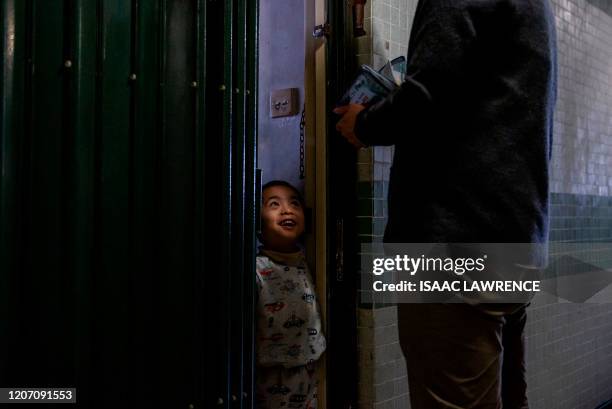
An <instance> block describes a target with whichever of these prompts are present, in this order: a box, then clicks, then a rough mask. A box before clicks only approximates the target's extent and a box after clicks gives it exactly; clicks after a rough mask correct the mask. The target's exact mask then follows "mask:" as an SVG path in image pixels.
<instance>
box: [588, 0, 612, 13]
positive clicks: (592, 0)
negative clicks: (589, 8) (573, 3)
mask: <svg viewBox="0 0 612 409" xmlns="http://www.w3.org/2000/svg"><path fill="white" fill-rule="evenodd" d="M586 2H587V3H589V4H592V5H593V6H595V7H597V8H598V9H600V10H601V11H603V12H604V13H606V14H607V15H609V16H611V17H612V3H611V2H610V1H609V0H586Z"/></svg>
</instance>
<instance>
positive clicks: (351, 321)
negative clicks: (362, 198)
mask: <svg viewBox="0 0 612 409" xmlns="http://www.w3.org/2000/svg"><path fill="white" fill-rule="evenodd" d="M306 3H307V4H308V3H312V5H311V6H310V7H309V6H308V5H307V6H306V7H307V10H306V25H305V26H306V67H305V68H306V70H305V89H306V112H307V113H310V112H312V113H314V115H307V117H306V130H307V138H306V140H307V144H306V146H307V148H306V151H307V158H310V163H309V166H307V172H308V173H307V179H306V180H307V183H306V197H307V206H308V207H309V208H311V209H313V233H314V234H312V235H311V238H310V240H309V241H308V242H307V254H309V255H310V258H309V263H310V265H314V266H315V267H316V270H315V271H316V287H317V293H318V294H319V295H320V297H319V300H320V305H321V310H322V318H323V324H324V328H325V331H326V332H325V334H326V338H327V340H328V346H327V352H326V354H325V359H324V360H322V361H321V364H320V365H319V368H320V369H319V371H320V372H319V374H320V378H319V379H320V385H319V402H320V407H322V408H334V409H349V408H356V407H357V384H358V359H357V357H358V355H357V342H356V340H357V288H358V281H357V277H358V275H357V274H356V272H357V270H358V268H359V267H358V264H359V260H358V259H357V254H358V242H357V230H356V205H357V192H356V186H357V172H356V170H357V168H356V163H357V154H356V151H354V150H353V149H352V148H351V147H349V146H348V145H347V144H346V142H345V141H344V140H343V139H342V138H341V137H340V136H339V135H338V134H337V132H336V130H335V123H336V120H337V118H336V117H335V115H334V114H332V112H331V110H332V108H333V107H334V106H335V103H336V101H337V100H338V99H339V98H340V96H341V94H343V93H344V90H345V89H346V87H347V86H348V85H349V83H350V81H351V80H352V79H353V78H352V74H351V73H353V72H355V63H354V58H353V57H354V55H355V53H354V47H353V44H352V40H353V38H352V32H353V31H352V16H351V7H350V6H349V4H348V3H347V2H343V1H340V2H338V1H329V0H315V1H314V2H306ZM325 23H328V24H329V25H330V26H331V33H330V35H328V36H326V38H317V39H315V38H313V36H312V32H313V29H314V27H315V26H317V25H321V24H325ZM331 158H333V162H332V161H331ZM332 163H333V166H332ZM321 187H323V188H321Z"/></svg>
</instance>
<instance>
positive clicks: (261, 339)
mask: <svg viewBox="0 0 612 409" xmlns="http://www.w3.org/2000/svg"><path fill="white" fill-rule="evenodd" d="M256 281H257V287H258V290H259V300H258V304H257V364H258V365H259V366H263V367H272V366H282V367H285V368H293V367H297V366H303V365H307V364H310V363H314V362H315V361H316V360H317V359H319V357H320V356H321V354H322V353H323V351H325V346H326V343H325V337H324V335H323V333H322V332H321V317H320V315H319V306H318V303H317V298H316V295H315V288H314V286H313V284H312V278H311V276H310V272H309V270H308V266H307V265H306V260H305V259H304V255H303V253H302V252H297V253H277V252H272V251H269V250H264V249H261V251H260V255H259V256H257V275H256Z"/></svg>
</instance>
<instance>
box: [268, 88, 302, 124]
mask: <svg viewBox="0 0 612 409" xmlns="http://www.w3.org/2000/svg"><path fill="white" fill-rule="evenodd" d="M297 113H298V89H297V88H286V89H277V90H274V91H272V92H271V93H270V116H271V117H272V118H278V117H280V116H292V115H296V114H297Z"/></svg>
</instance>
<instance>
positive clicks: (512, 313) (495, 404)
mask: <svg viewBox="0 0 612 409" xmlns="http://www.w3.org/2000/svg"><path fill="white" fill-rule="evenodd" d="M495 307H499V308H495ZM487 308H490V309H487V310H485V309H481V308H479V307H473V306H470V305H467V304H399V305H398V326H399V335H400V345H401V347H402V351H403V353H404V356H405V357H406V364H407V368H408V382H409V384H410V401H411V404H412V409H443V408H444V409H448V408H452V409H501V408H503V409H528V404H527V395H526V390H527V385H526V382H525V359H524V355H525V348H524V329H525V322H526V312H525V309H526V305H521V304H501V305H497V306H487Z"/></svg>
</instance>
